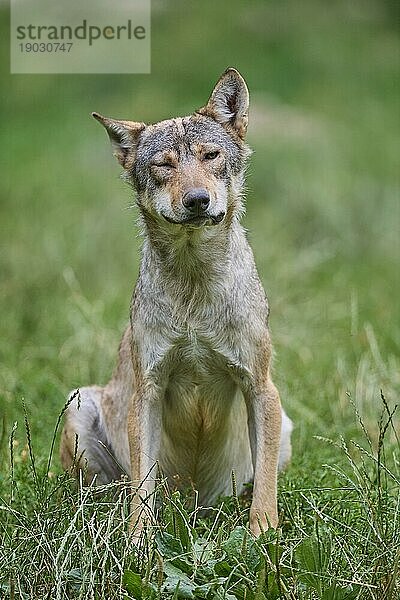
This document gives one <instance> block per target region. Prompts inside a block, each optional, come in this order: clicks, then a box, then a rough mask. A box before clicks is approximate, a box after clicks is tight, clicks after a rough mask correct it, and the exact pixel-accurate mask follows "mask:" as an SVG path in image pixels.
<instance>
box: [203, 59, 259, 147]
mask: <svg viewBox="0 0 400 600" xmlns="http://www.w3.org/2000/svg"><path fill="white" fill-rule="evenodd" d="M248 111H249V90H248V89H247V85H246V82H245V80H244V79H243V77H242V76H241V75H240V73H239V72H238V71H236V69H232V68H229V69H227V70H226V71H225V73H223V74H222V75H221V77H220V78H219V80H218V82H217V84H216V86H215V88H214V89H213V91H212V93H211V96H210V98H209V100H208V102H207V104H206V105H205V106H204V107H203V108H201V109H200V110H199V111H198V112H199V113H201V114H203V115H206V116H208V117H212V118H213V119H215V120H216V121H217V122H218V123H220V124H221V125H223V126H224V127H227V128H232V129H233V130H234V131H235V132H236V133H237V134H238V135H239V136H240V137H241V138H242V139H243V138H244V137H245V135H246V131H247V123H248Z"/></svg>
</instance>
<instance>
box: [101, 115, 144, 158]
mask: <svg viewBox="0 0 400 600" xmlns="http://www.w3.org/2000/svg"><path fill="white" fill-rule="evenodd" d="M92 116H93V117H94V118H95V119H96V120H97V121H99V123H101V124H102V125H103V126H104V127H105V129H106V130H107V133H108V136H109V138H110V141H111V144H112V147H113V154H114V156H115V157H116V158H117V160H118V162H119V163H120V164H121V165H122V166H123V167H124V169H127V168H129V167H130V166H131V164H132V160H133V157H134V151H135V147H136V144H137V141H138V138H139V135H140V133H141V132H142V131H143V130H144V128H145V127H146V125H145V124H144V123H135V122H134V121H118V120H116V119H109V118H108V117H103V116H102V115H99V113H96V112H93V113H92Z"/></svg>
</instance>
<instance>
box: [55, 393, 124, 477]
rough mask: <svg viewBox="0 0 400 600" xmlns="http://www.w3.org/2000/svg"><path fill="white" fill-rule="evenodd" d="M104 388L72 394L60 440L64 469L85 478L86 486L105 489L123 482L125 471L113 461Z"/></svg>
mask: <svg viewBox="0 0 400 600" xmlns="http://www.w3.org/2000/svg"><path fill="white" fill-rule="evenodd" d="M103 389H104V388H102V387H99V386H91V387H84V388H80V389H78V390H75V391H74V392H72V393H71V394H70V397H69V398H70V400H71V403H70V404H69V406H68V409H67V411H66V418H65V425H64V429H63V432H62V437H61V447H60V457H61V463H62V466H63V467H64V469H71V468H73V469H74V470H75V472H76V474H77V475H79V471H82V472H83V474H84V484H85V485H89V484H91V483H92V482H93V480H94V483H95V484H96V485H105V484H107V483H110V482H111V481H115V480H118V479H120V478H121V476H122V475H123V474H124V472H123V470H122V468H121V467H120V466H119V465H118V463H117V462H116V460H115V459H114V457H113V449H112V446H111V443H110V441H109V439H108V436H107V431H106V428H105V425H104V420H103V415H102V408H101V397H102V394H103Z"/></svg>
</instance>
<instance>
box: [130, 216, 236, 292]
mask: <svg viewBox="0 0 400 600" xmlns="http://www.w3.org/2000/svg"><path fill="white" fill-rule="evenodd" d="M143 222H144V229H145V232H146V235H145V241H144V244H143V256H142V268H143V269H146V271H147V273H154V274H155V275H156V276H157V277H159V278H161V280H162V282H163V284H164V286H165V287H166V288H169V290H170V292H171V293H172V295H174V296H176V297H177V298H179V299H181V300H182V301H183V302H185V301H192V300H193V297H194V296H196V297H198V299H199V300H201V299H202V300H203V301H204V302H207V300H208V298H209V297H215V295H216V294H218V290H221V289H222V288H223V287H224V285H225V284H226V283H227V279H228V278H229V274H230V272H231V262H232V260H234V256H235V255H236V254H237V251H238V249H239V247H240V245H241V244H240V240H241V239H243V238H244V232H243V229H242V227H241V225H240V223H239V222H238V221H237V220H236V219H233V220H232V221H231V222H230V223H229V224H228V223H222V224H221V225H215V226H213V227H206V228H199V229H189V228H187V227H185V226H179V225H178V226H167V227H163V226H161V225H160V224H159V223H155V222H152V221H149V220H148V219H146V218H144V219H143ZM245 243H246V242H245Z"/></svg>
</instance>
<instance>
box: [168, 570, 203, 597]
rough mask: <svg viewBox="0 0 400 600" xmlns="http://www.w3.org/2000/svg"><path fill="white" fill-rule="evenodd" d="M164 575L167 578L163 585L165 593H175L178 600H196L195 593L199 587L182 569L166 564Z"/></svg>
mask: <svg viewBox="0 0 400 600" xmlns="http://www.w3.org/2000/svg"><path fill="white" fill-rule="evenodd" d="M164 573H165V574H166V576H167V578H166V580H165V581H164V584H163V591H166V592H170V593H172V592H174V594H176V598H194V595H193V592H194V589H195V588H196V587H197V586H196V584H195V583H194V582H193V581H192V580H191V579H189V577H188V576H187V575H186V574H185V573H184V572H183V571H181V569H178V567H176V566H175V565H173V564H171V563H165V565H164ZM174 597H175V596H174Z"/></svg>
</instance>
